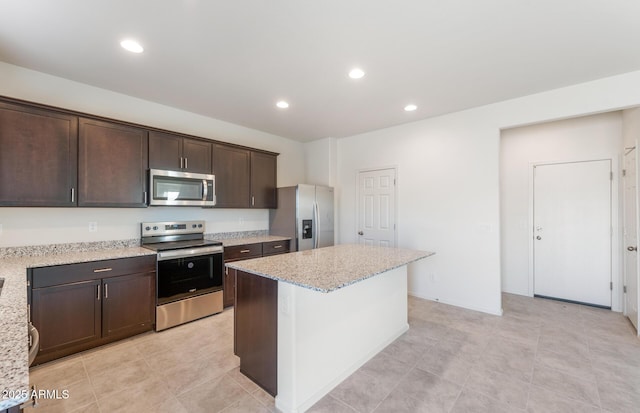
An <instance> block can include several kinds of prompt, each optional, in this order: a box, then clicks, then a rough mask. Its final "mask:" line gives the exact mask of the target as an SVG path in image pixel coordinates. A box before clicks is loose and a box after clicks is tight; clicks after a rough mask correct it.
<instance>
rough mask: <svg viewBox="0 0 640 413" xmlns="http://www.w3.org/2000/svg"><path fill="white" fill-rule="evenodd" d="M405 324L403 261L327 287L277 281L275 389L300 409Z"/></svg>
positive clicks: (288, 409) (287, 409) (289, 411)
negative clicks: (349, 282) (354, 280)
mask: <svg viewBox="0 0 640 413" xmlns="http://www.w3.org/2000/svg"><path fill="white" fill-rule="evenodd" d="M408 329H409V324H408V319H407V266H406V265H403V266H401V267H399V268H395V269H392V270H389V271H386V272H384V273H382V274H378V275H375V276H373V277H371V278H368V279H366V280H363V281H360V282H358V283H355V284H352V285H349V286H347V287H344V288H340V289H338V290H335V291H331V292H329V293H324V292H318V291H314V290H310V289H308V288H303V287H299V286H296V285H293V284H290V283H286V282H282V281H279V282H278V350H277V353H278V363H277V365H278V368H277V369H278V379H277V382H278V394H277V396H276V399H275V400H276V407H277V408H278V409H279V410H281V411H282V412H284V413H299V412H304V411H306V410H307V409H309V408H310V407H311V406H313V405H314V404H315V403H316V402H318V401H319V400H320V399H321V398H322V397H324V396H325V395H326V394H328V393H329V392H330V391H331V390H332V389H333V388H334V387H336V386H337V385H338V384H339V383H340V382H341V381H343V380H344V379H345V378H347V377H348V376H349V375H351V374H352V373H354V372H355V371H356V370H357V369H358V368H360V367H361V366H362V365H363V364H364V363H366V362H367V361H368V360H369V359H371V358H372V357H373V356H375V355H376V354H377V353H378V352H380V351H381V350H382V349H384V348H385V347H386V346H387V345H389V344H390V343H391V342H393V341H394V340H395V339H396V338H398V337H399V336H400V335H402V334H403V333H404V332H405V331H407V330H408Z"/></svg>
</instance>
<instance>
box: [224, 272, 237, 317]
mask: <svg viewBox="0 0 640 413" xmlns="http://www.w3.org/2000/svg"><path fill="white" fill-rule="evenodd" d="M222 285H223V286H224V287H223V288H224V289H223V294H222V304H223V306H224V307H229V306H232V305H233V303H234V302H235V300H236V270H235V269H234V268H229V267H225V268H224V280H223V284H222Z"/></svg>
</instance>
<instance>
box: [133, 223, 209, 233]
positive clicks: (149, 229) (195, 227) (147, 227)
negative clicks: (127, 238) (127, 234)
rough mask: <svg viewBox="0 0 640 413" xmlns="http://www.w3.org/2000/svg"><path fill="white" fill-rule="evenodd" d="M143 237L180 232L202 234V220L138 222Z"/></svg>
mask: <svg viewBox="0 0 640 413" xmlns="http://www.w3.org/2000/svg"><path fill="white" fill-rule="evenodd" d="M140 226H141V234H142V236H143V237H155V236H160V235H180V234H204V228H205V227H204V221H162V222H143V223H142V224H140Z"/></svg>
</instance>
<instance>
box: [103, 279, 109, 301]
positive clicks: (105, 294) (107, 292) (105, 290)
mask: <svg viewBox="0 0 640 413" xmlns="http://www.w3.org/2000/svg"><path fill="white" fill-rule="evenodd" d="M104 298H109V284H107V283H105V284H104Z"/></svg>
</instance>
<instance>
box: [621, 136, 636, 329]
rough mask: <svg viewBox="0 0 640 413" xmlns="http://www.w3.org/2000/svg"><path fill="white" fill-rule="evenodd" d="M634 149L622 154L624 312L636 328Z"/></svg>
mask: <svg viewBox="0 0 640 413" xmlns="http://www.w3.org/2000/svg"><path fill="white" fill-rule="evenodd" d="M636 157H637V155H636V149H635V148H634V149H632V150H631V151H630V152H629V153H627V154H626V155H625V156H624V169H625V175H624V247H625V253H624V254H625V259H624V285H625V286H626V290H627V291H626V294H625V297H624V312H625V314H626V315H627V317H629V320H631V322H632V323H633V325H634V326H635V327H636V331H637V330H638V219H637V217H638V192H637V174H636V171H637V168H636Z"/></svg>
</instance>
